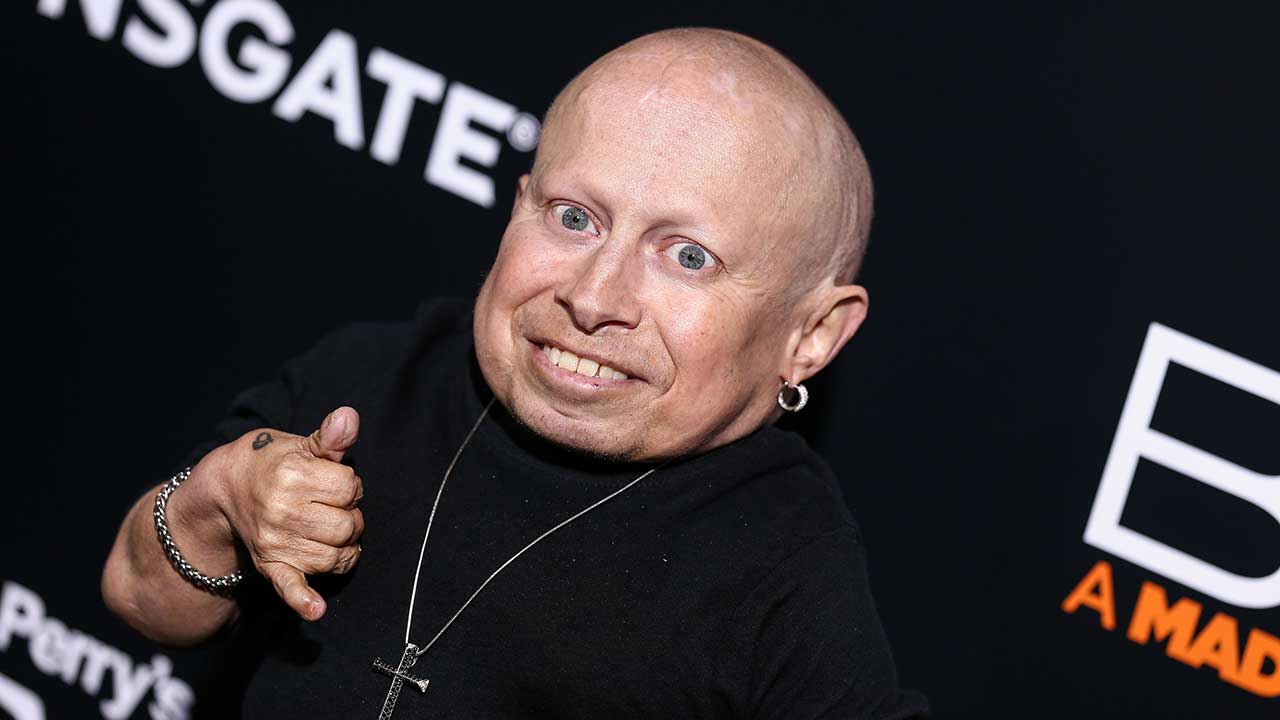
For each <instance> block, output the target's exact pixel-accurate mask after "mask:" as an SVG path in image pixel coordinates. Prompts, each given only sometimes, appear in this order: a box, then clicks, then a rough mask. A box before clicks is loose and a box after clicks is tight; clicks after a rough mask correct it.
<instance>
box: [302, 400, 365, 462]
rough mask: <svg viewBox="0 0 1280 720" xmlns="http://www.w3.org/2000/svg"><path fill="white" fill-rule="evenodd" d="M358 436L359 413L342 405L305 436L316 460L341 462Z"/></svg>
mask: <svg viewBox="0 0 1280 720" xmlns="http://www.w3.org/2000/svg"><path fill="white" fill-rule="evenodd" d="M359 434H360V413H358V412H356V411H355V408H350V407H347V406H346V405H343V406H342V407H340V408H338V409H337V410H334V411H333V412H331V413H329V414H328V415H326V416H325V418H324V422H322V423H320V427H319V428H318V429H317V430H316V431H315V432H313V433H311V434H310V435H308V436H307V445H308V446H309V447H310V449H311V454H313V455H315V456H316V457H318V458H324V459H325V460H332V461H333V462H342V456H343V455H344V454H345V453H346V451H347V449H348V448H350V447H351V446H352V445H354V444H355V442H356V436H357V435H359Z"/></svg>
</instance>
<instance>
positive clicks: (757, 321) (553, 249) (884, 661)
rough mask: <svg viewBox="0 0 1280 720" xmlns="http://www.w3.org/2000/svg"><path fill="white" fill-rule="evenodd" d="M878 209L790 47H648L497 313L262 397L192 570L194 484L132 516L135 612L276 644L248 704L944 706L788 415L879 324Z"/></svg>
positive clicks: (574, 125) (113, 598)
mask: <svg viewBox="0 0 1280 720" xmlns="http://www.w3.org/2000/svg"><path fill="white" fill-rule="evenodd" d="M870 201H871V189H870V176H869V174H868V171H867V168H866V165H865V161H864V160H863V156H862V154H861V152H860V150H859V148H858V145H857V143H856V141H855V139H854V137H853V135H852V133H851V132H850V131H849V129H848V126H847V125H846V124H845V123H844V121H843V120H842V119H841V118H840V115H839V113H838V112H837V111H836V110H835V109H834V108H833V107H832V106H831V104H830V103H829V102H828V101H827V100H826V98H825V97H824V96H823V95H822V93H821V92H820V91H819V90H818V89H817V88H816V86H814V85H813V84H812V82H811V81H809V79H808V78H807V77H806V76H805V75H804V74H803V73H802V72H801V71H800V70H799V69H797V68H796V67H795V66H794V65H792V64H791V63H790V62H789V61H787V60H786V59H785V58H783V57H782V56H781V55H779V54H778V53H777V52H776V51H774V50H772V49H771V48H768V47H767V46H765V45H763V44H761V43H759V42H757V41H755V40H751V39H749V38H746V37H743V36H741V35H737V34H734V33H729V32H725V31H717V30H706V29H682V30H672V31H665V32H661V33H657V34H654V35H649V36H645V37H643V38H640V39H638V40H635V41H632V42H630V43H628V44H626V45H624V46H622V47H621V48H618V49H617V50H615V51H613V52H611V53H609V54H608V55H606V56H605V57H603V58H601V59H600V60H598V61H597V62H595V63H594V64H592V65H591V66H590V67H589V68H587V69H586V70H585V71H583V73H581V74H580V75H579V76H578V77H576V78H575V79H574V80H573V81H571V82H570V83H569V85H568V86H566V87H565V89H564V90H563V91H562V92H561V93H560V95H559V96H558V97H557V98H556V100H555V102H554V103H553V104H552V107H551V108H550V110H549V111H548V113H547V117H546V121H545V123H544V128H543V137H542V140H541V143H540V146H539V149H538V152H537V156H536V158H535V161H534V166H533V168H532V171H531V172H530V173H529V174H528V175H526V176H524V177H521V178H520V181H519V187H518V192H517V196H516V200H515V204H514V207H513V208H512V212H511V221H510V223H509V225H508V226H507V230H506V232H505V234H504V235H503V238H502V242H501V246H500V248H499V251H498V256H497V258H496V260H495V261H494V265H493V268H492V270H491V271H490V273H489V275H488V276H487V278H486V280H485V283H484V285H483V287H482V288H481V290H480V294H479V297H478V298H477V300H476V302H475V305H474V309H473V313H471V314H468V308H466V307H465V306H462V305H458V304H450V303H447V302H429V303H426V304H425V305H424V306H423V308H422V309H421V310H420V311H419V314H418V319H417V322H416V323H414V324H413V325H412V326H399V325H357V326H353V327H351V328H348V329H345V330H343V331H340V332H338V333H335V334H334V335H332V336H330V337H329V338H327V339H326V340H324V341H323V342H322V343H321V344H320V345H319V346H318V347H317V348H316V349H314V350H313V351H311V352H310V353H308V354H307V355H305V356H303V357H302V358H299V359H297V360H295V361H293V362H292V363H290V364H289V365H287V366H286V367H285V370H284V372H283V373H282V375H281V377H280V379H278V380H277V381H275V382H272V383H268V384H266V385H263V386H259V387H257V388H254V389H252V390H250V391H248V392H246V393H244V394H243V395H241V396H240V397H239V398H237V400H236V402H235V403H234V406H233V413H232V416H231V417H230V418H228V419H227V420H226V421H225V422H224V423H223V425H222V426H220V428H219V435H220V439H219V440H217V441H216V442H214V443H210V444H209V445H206V446H203V447H201V448H198V449H197V450H196V451H195V453H193V456H192V462H193V463H195V465H194V467H193V468H192V470H191V472H190V476H189V478H187V479H185V480H183V481H181V484H180V485H178V484H177V483H178V481H179V480H180V478H179V479H175V481H173V482H171V483H170V484H168V486H167V491H168V492H167V493H166V494H165V496H164V497H166V498H167V503H164V504H162V505H161V506H159V507H158V508H156V509H157V510H158V511H160V515H161V517H162V518H164V519H165V520H166V523H167V524H166V525H165V532H166V533H167V534H168V537H169V538H171V539H172V541H173V543H174V546H173V549H171V550H170V551H169V552H170V553H171V554H172V556H171V555H167V554H166V552H167V551H166V550H165V549H164V548H162V544H161V542H160V541H158V540H157V531H156V529H155V528H154V527H153V519H152V513H153V500H152V498H154V497H155V492H156V491H159V490H160V488H156V491H153V492H151V493H149V494H148V495H147V496H144V497H143V498H142V499H141V500H139V502H138V503H137V505H136V506H135V507H134V508H133V510H132V511H131V512H130V514H129V516H128V517H127V518H126V519H125V522H124V524H123V526H122V528H121V530H120V533H119V535H118V537H117V540H116V545H115V547H114V548H113V550H112V553H111V557H110V558H109V560H108V563H107V566H106V569H105V571H104V576H103V592H104V596H105V597H106V600H107V602H108V604H109V605H110V606H111V607H112V609H113V610H114V611H115V612H117V613H118V614H120V615H121V616H122V617H123V618H124V619H125V620H126V621H128V622H129V623H131V624H132V625H133V626H134V627H136V628H138V629H139V630H140V631H141V632H143V633H144V634H146V635H148V636H149V637H152V638H154V639H157V640H160V641H162V642H168V643H175V644H190V643H195V642H199V641H201V640H203V639H205V638H207V637H209V636H211V635H212V634H213V633H215V632H218V631H219V630H220V629H222V628H224V627H227V626H233V627H234V628H235V629H236V630H238V631H239V632H240V633H241V635H242V636H244V639H245V641H246V642H247V641H254V642H256V643H257V644H258V645H259V646H260V649H261V656H260V659H259V660H257V663H258V665H257V666H256V668H254V670H253V673H252V675H253V677H252V680H251V682H250V685H249V688H248V692H247V697H246V699H245V712H246V715H248V716H256V715H258V714H263V715H270V716H273V717H275V716H290V717H295V716H296V717H339V716H341V717H347V716H354V717H359V716H366V717H373V716H374V713H379V712H380V713H381V715H380V717H527V716H531V715H537V716H554V717H611V716H647V717H657V716H668V717H670V716H699V717H733V716H747V715H750V716H761V717H786V718H801V717H874V718H899V717H911V716H916V715H918V714H921V713H923V712H924V709H923V707H924V706H923V701H922V700H921V699H920V698H919V697H918V696H914V695H912V694H909V693H901V692H900V691H899V690H898V688H897V682H896V677H895V672H894V668H893V661H892V658H891V656H890V654H889V649H888V645H887V642H886V640H885V637H884V635H883V631H882V629H881V627H880V623H879V620H878V618H877V616H876V612H875V608H874V605H873V603H872V600H871V595H870V590H869V588H868V587H867V581H866V575H865V568H864V562H865V560H864V556H863V552H862V546H861V540H860V537H859V535H858V532H857V529H856V527H855V525H854V523H853V519H852V517H851V516H850V515H849V514H848V511H847V509H846V508H845V506H844V504H843V501H842V499H841V497H840V493H839V490H838V485H837V483H836V482H835V480H834V478H833V477H832V476H831V473H830V471H829V470H828V469H827V467H826V466H825V464H823V463H822V461H821V460H820V459H819V458H817V457H816V456H815V455H814V454H813V452H812V451H810V450H809V449H808V448H807V447H806V446H805V445H804V443H803V442H802V441H801V440H799V439H798V438H796V437H795V436H793V435H791V434H788V433H783V432H780V431H778V430H775V429H773V428H772V427H771V425H772V423H773V422H774V421H775V420H776V419H777V418H778V416H779V415H780V414H781V413H782V412H783V408H796V407H797V406H798V405H802V404H803V399H802V398H803V396H799V397H797V395H796V392H797V390H796V386H800V385H801V384H802V383H803V382H804V380H806V379H808V378H809V377H811V376H812V375H813V374H814V373H816V372H818V371H819V370H821V369H822V368H823V367H825V366H826V365H827V364H828V363H829V362H830V361H831V359H832V358H833V357H834V356H835V355H836V353H838V352H839V351H840V349H841V348H842V347H843V346H844V345H845V343H846V342H847V341H848V340H849V338H850V337H851V336H852V335H853V334H854V332H855V331H856V330H857V329H858V326H859V324H860V323H861V321H862V319H863V317H864V315H865V313H866V308H867V294H866V291H865V290H864V289H863V288H861V287H859V286H857V285H853V284H851V281H852V279H853V277H854V274H855V272H856V270H857V266H858V261H859V259H860V258H861V255H862V252H863V248H864V246H865V242H866V236H867V232H868V224H869V222H870V216H871V202H870ZM334 408H336V409H334ZM317 426H318V429H316V428H317ZM309 431H311V432H310V434H305V433H308V432H309ZM357 435H359V438H360V443H359V445H355V442H356V438H357ZM197 461H198V462H197ZM179 556H180V557H181V558H182V560H183V561H185V562H187V563H189V564H190V567H191V568H194V569H196V570H198V571H199V572H201V573H207V574H208V576H218V575H229V574H231V573H233V572H234V571H237V570H241V569H243V570H246V571H248V576H249V577H248V579H246V580H245V587H241V588H239V590H238V591H237V592H236V593H235V594H234V595H232V596H231V597H224V596H223V595H222V594H219V593H218V592H216V590H217V588H210V587H208V586H207V585H206V587H205V588H199V587H197V585H198V584H199V583H200V582H204V581H202V580H200V578H199V576H194V575H192V573H191V572H187V575H186V576H184V575H182V574H180V573H179V572H175V567H171V566H170V563H171V561H173V562H175V563H176V562H177V558H178V557H179ZM255 570H256V573H255V572H253V571H255ZM262 578H265V580H266V581H269V587H268V586H267V584H266V583H265V582H261V579H262ZM210 590H214V591H215V592H211V591H210ZM274 596H278V597H279V598H280V599H281V600H283V605H282V604H281V603H279V602H275V601H274V600H272V598H273V597H274ZM264 598H265V599H267V600H272V602H264ZM285 606H287V608H288V609H291V610H292V613H289V612H287V611H285ZM406 694H408V695H412V697H407V696H406Z"/></svg>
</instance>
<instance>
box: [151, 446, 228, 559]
mask: <svg viewBox="0 0 1280 720" xmlns="http://www.w3.org/2000/svg"><path fill="white" fill-rule="evenodd" d="M220 450H221V448H218V449H215V450H213V451H212V452H210V453H209V454H207V455H206V456H205V457H204V458H203V459H202V460H201V461H200V462H199V463H197V464H196V465H195V467H193V468H192V469H191V475H190V477H188V478H187V480H186V481H185V482H183V483H182V485H181V486H180V487H179V488H177V489H176V490H175V491H174V492H173V494H172V495H171V496H170V498H169V502H168V503H167V508H166V517H167V521H168V524H169V531H170V533H172V535H173V537H174V540H175V542H177V543H178V544H179V547H181V549H182V554H183V555H184V556H185V557H186V558H187V560H188V561H189V562H191V563H192V564H193V565H195V566H196V567H198V568H201V570H202V571H203V572H205V573H206V574H209V575H215V576H216V575H225V574H228V573H231V572H234V571H235V570H237V569H239V567H240V564H241V563H240V552H239V539H238V535H237V534H236V532H235V528H234V526H233V525H232V523H231V520H230V516H229V514H228V509H229V508H230V507H231V505H230V503H229V502H228V498H229V495H230V493H229V492H228V488H227V485H228V483H227V480H228V478H227V475H226V473H227V471H228V470H229V467H228V464H227V463H226V462H224V460H225V458H223V457H222V455H223V453H221V452H220Z"/></svg>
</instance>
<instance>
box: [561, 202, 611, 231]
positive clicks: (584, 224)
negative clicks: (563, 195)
mask: <svg viewBox="0 0 1280 720" xmlns="http://www.w3.org/2000/svg"><path fill="white" fill-rule="evenodd" d="M551 211H552V212H553V213H555V214H556V216H557V217H559V218H560V224H561V225H564V226H565V227H567V228H569V229H570V230H573V231H575V232H584V231H585V232H589V233H591V234H592V235H599V234H600V232H599V231H598V230H596V226H595V223H593V222H591V218H590V217H587V212H586V211H585V210H583V209H582V208H579V207H574V206H572V205H556V206H555V207H554V208H552V209H551Z"/></svg>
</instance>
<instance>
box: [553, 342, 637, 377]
mask: <svg viewBox="0 0 1280 720" xmlns="http://www.w3.org/2000/svg"><path fill="white" fill-rule="evenodd" d="M542 354H543V355H546V356H547V360H548V361H549V362H550V363H551V364H552V365H555V366H556V367H558V368H561V369H562V370H568V371H569V372H572V373H577V374H579V375H582V376H584V377H598V378H601V379H604V380H626V379H627V377H628V376H627V374H626V373H624V372H622V371H620V370H614V369H613V368H611V367H609V366H608V365H604V364H602V363H601V362H600V361H599V360H596V359H593V358H588V357H579V356H578V355H576V354H574V353H572V352H570V351H568V350H562V349H560V348H558V347H556V346H554V345H548V344H545V343H543V344H542Z"/></svg>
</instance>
